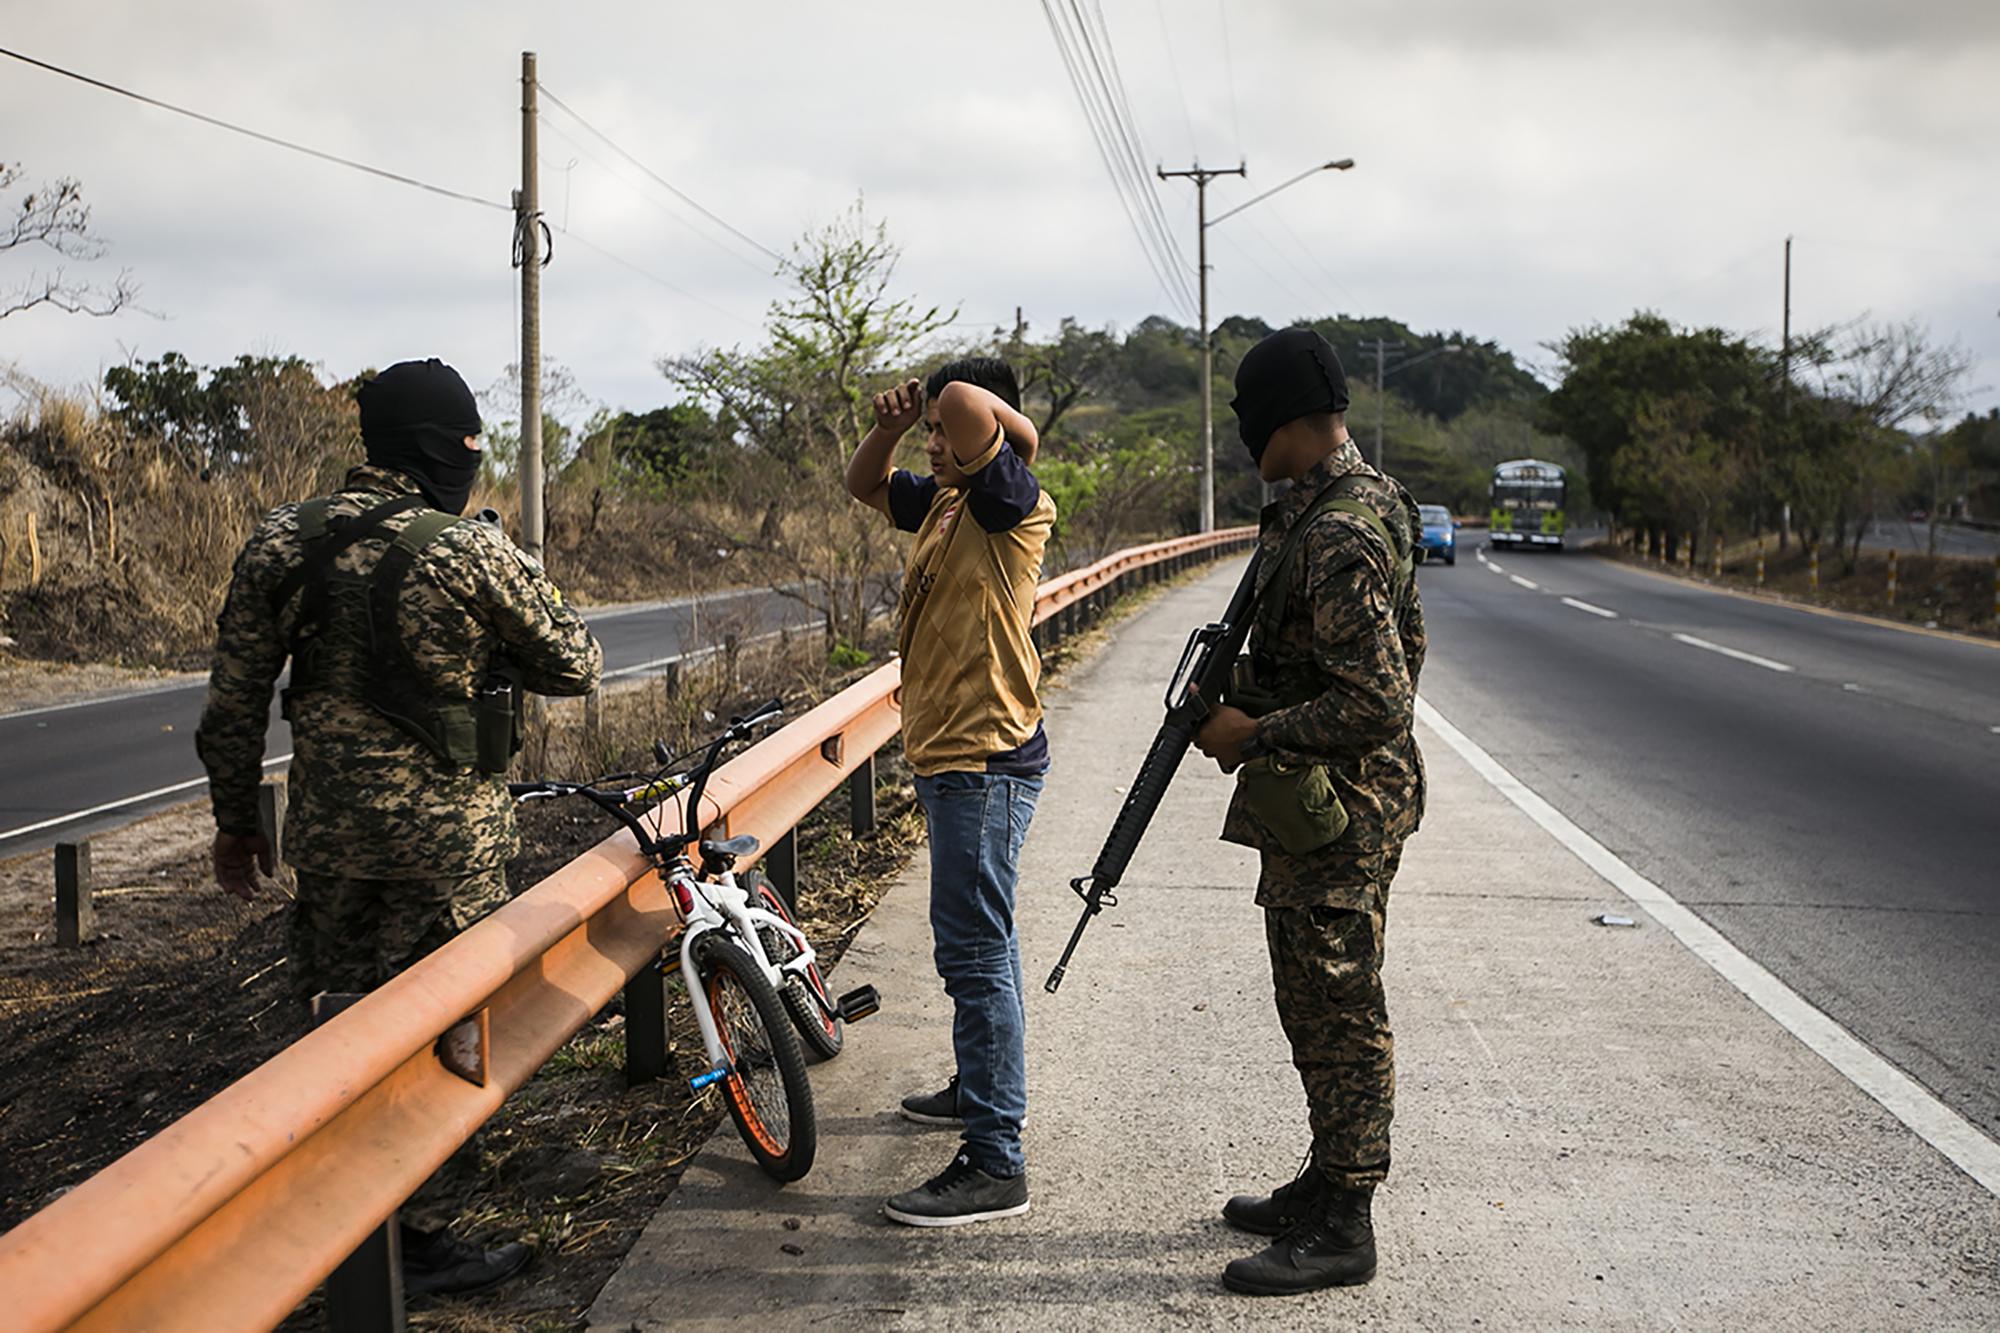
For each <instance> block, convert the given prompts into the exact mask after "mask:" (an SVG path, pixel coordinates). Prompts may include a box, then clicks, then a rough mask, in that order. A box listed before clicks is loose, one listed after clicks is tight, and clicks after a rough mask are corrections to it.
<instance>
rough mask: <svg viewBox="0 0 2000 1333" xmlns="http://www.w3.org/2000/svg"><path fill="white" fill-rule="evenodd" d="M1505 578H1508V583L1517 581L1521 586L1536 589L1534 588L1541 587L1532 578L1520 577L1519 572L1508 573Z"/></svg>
mask: <svg viewBox="0 0 2000 1333" xmlns="http://www.w3.org/2000/svg"><path fill="white" fill-rule="evenodd" d="M1507 580H1508V582H1510V583H1518V584H1520V585H1521V586H1522V587H1523V588H1532V589H1536V590H1539V589H1540V588H1541V586H1542V585H1541V584H1539V583H1537V582H1535V581H1534V580H1533V579H1524V578H1522V577H1521V576H1520V575H1519V574H1509V575H1508V576H1507Z"/></svg>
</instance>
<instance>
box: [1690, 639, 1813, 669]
mask: <svg viewBox="0 0 2000 1333" xmlns="http://www.w3.org/2000/svg"><path fill="white" fill-rule="evenodd" d="M1674 638H1676V639H1678V640H1679V641H1680V642H1682V643H1684V644H1687V645H1688V646H1689V647H1691V648H1704V649H1706V650H1708V651H1709V652H1711V653H1721V654H1722V655H1723V656H1724V657H1733V658H1735V659H1736V660H1737V661H1739V662H1748V663H1750V664H1751V665H1752V666H1760V667H1763V668H1764V669H1765V670H1766V671H1796V670H1798V668H1797V667H1793V666H1787V665H1785V664H1784V663H1783V662H1774V661H1772V660H1771V659H1770V658H1768V657H1759V656H1757V654H1755V653H1746V652H1744V651H1742V650H1741V649H1738V648H1725V647H1723V646H1722V645H1721V644H1719V643H1710V642H1709V641H1708V640H1707V639H1697V638H1696V637H1695V636H1694V635H1692V634H1676V635H1674Z"/></svg>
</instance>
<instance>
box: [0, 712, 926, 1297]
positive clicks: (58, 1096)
mask: <svg viewBox="0 0 2000 1333" xmlns="http://www.w3.org/2000/svg"><path fill="white" fill-rule="evenodd" d="M642 757H643V751H638V752H635V753H632V754H630V755H627V756H625V757H624V759H625V762H630V763H637V762H639V761H640V760H641V759H642ZM877 776H878V788H877V795H876V801H877V826H876V829H875V831H874V832H873V833H871V834H869V835H866V836H863V837H860V838H856V837H853V836H852V835H851V834H850V833H849V832H848V828H847V821H846V800H845V797H844V791H843V792H841V793H837V794H836V796H835V798H834V799H833V800H831V801H829V802H828V805H827V809H826V810H825V811H823V812H817V813H815V814H814V815H812V816H811V817H809V818H808V819H807V820H806V821H805V822H804V823H802V824H801V825H800V826H799V887H800V902H799V917H800V924H801V926H802V928H803V929H804V930H805V931H806V932H807V934H808V936H810V937H811V939H812V941H813V944H814V947H815V949H816V950H818V951H819V952H820V954H821V957H822V958H823V959H826V960H828V961H829V964H833V963H837V962H838V960H839V957H840V954H841V952H842V951H843V949H844V948H845V946H846V944H847V942H848V941H849V940H851V939H852V938H853V936H854V932H855V931H856V930H857V929H858V928H859V926H860V924H861V923H862V922H863V921H865V920H866V919H867V915H868V913H869V912H870V911H871V910H872V909H873V907H874V905H875V902H876V901H877V899H878V898H879V897H880V894H881V892H882V890H883V889H884V888H886V886H887V885H888V884H890V883H892V882H893V881H894V879H895V876H896V874H897V873H898V872H899V871H900V869H901V867H902V864H903V862H904V860H905V859H906V858H907V857H908V855H909V852H910V850H911V848H913V847H915V846H917V845H919V844H920V842H921V830H922V822H921V818H920V816H918V815H917V814H916V811H915V802H914V799H913V797H912V795H911V791H910V782H909V773H908V770H907V768H905V767H904V766H903V765H902V760H901V753H900V749H899V748H898V749H896V750H895V751H894V753H891V752H890V751H887V750H885V751H884V752H883V753H882V754H880V755H878V762H877ZM211 828H212V826H211V825H210V824H209V823H208V818H207V811H206V810H205V809H204V808H202V807H192V808H183V809H180V810H176V811H171V812H168V813H166V814H163V815H160V816H157V817H155V818H153V819H150V820H146V821H142V822H140V823H138V824H135V825H132V826H130V827H128V828H126V829H123V830H120V831H119V832H118V833H116V834H112V835H107V836H106V837H103V838H100V839H98V840H96V841H95V842H94V843H93V847H92V856H93V878H94V880H95V882H96V885H97V893H96V899H97V910H98V920H97V924H98V936H97V938H96V939H95V940H94V941H93V942H92V943H91V944H89V945H88V946H86V947H84V948H82V949H76V950H59V949H57V948H55V947H54V944H53V906H52V902H51V898H52V887H51V884H52V881H51V873H50V869H49V858H48V855H47V854H46V853H42V854H39V855H36V856H29V857H22V858H19V859H17V860H15V861H12V862H8V863H6V864H4V865H0V1230H5V1229H7V1228H10V1227H12V1226H14V1225H15V1224H16V1223H18V1222H20V1221H21V1220H22V1219H23V1218H25V1217H26V1216H27V1215H28V1214H30V1213H32V1212H34V1211H35V1210H36V1209H38V1208H39V1207H41V1206H42V1205H43V1204H45V1203H47V1202H49V1201H50V1200H52V1199H53V1198H55V1197H56V1196H57V1195H59V1194H60V1193H62V1192H63V1191H64V1190H66V1189H68V1188H69V1187H71V1186H73V1185H75V1184H76V1183H78V1182H79V1181H81V1180H83V1179H85V1178H86V1177H88V1176H89V1175H91V1174H92V1173H93V1172H95V1171H97V1170H99V1169H100V1168H102V1167H104V1166H106V1165H107V1164H109V1163H110V1162H111V1161H112V1160H114V1159H115V1158H117V1157H119V1156H120V1155H122V1154H123V1153H125V1152H126V1151H128V1150H130V1149H131V1148H133V1147H134V1146H136V1145H137V1144H138V1143H140V1142H141V1141H143V1140H144V1139H146V1138H148V1137H150V1136H151V1135H153V1134H156V1133H158V1132H159V1131H160V1130H161V1129H163V1128H165V1127H166V1126H167V1125H168V1124H170V1123H172V1122H173V1121H174V1120H176V1119H178V1118H179V1117H180V1116H182V1115H184V1114H185V1113H187V1112H188V1111H190V1110H192V1109H194V1107H196V1106H198V1105H199V1104H201V1103H202V1102H203V1101H205V1100H207V1099H208V1098H209V1097H211V1096H213V1095H214V1094H215V1093H217V1092H219V1091H220V1090H221V1089H222V1088H224V1087H225V1086H227V1085H228V1084H229V1083H231V1082H233V1081H234V1080H236V1079H237V1078H239V1077H241V1076H242V1075H244V1074H246V1073H248V1072H249V1071H250V1070H251V1069H253V1068H255V1067H256V1066H257V1065H258V1064H260V1063H262V1062H263V1061H265V1060H267V1059H269V1058H270V1057H271V1056H272V1055H274V1054H276V1053H277V1052H278V1051H279V1050H280V1049H282V1048H283V1047H284V1046H285V1045H286V1044H287V1043H289V1042H291V1041H292V1040H294V1039H295V1038H297V1037H298V1036H299V1035H300V1034H301V1033H302V1032H303V1031H304V1028H305V1023H304V1015H303V1013H302V1012H301V1011H300V1009H299V1007H298V1006H297V1004H296V1002H295V1001H294V1000H293V998H292V994H291V990H290V983H289V979H288V978H287V976H286V971H285V966H284V952H285V935H284V924H285V912H284V908H285V903H286V898H285V894H286V888H285V887H283V881H282V880H281V882H280V885H279V886H276V887H273V888H272V889H271V890H270V891H268V892H267V893H266V894H265V896H264V897H263V898H261V899H260V900H259V901H258V902H257V903H255V904H243V903H239V902H237V901H236V900H235V899H234V898H231V897H229V896H227V895H225V894H223V893H222V892H221V891H220V890H218V889H216V888H215V886H214V884H213V882H212V881H211V880H210V879H209V867H208V858H207V848H206V839H207V836H208V834H209V832H210V831H211ZM611 831H612V825H611V824H610V821H609V820H608V818H607V817H605V816H603V815H601V814H600V813H599V812H598V811H596V810H595V809H594V808H592V807H589V806H584V805H581V804H580V803H578V804H570V803H544V804H536V805H530V806H528V807H526V808H524V809H523V810H522V811H521V832H522V843H523V848H524V850H523V854H522V855H521V856H520V857H519V858H518V859H517V860H516V862H515V863H514V864H513V865H512V866H510V867H509V870H508V878H509V881H510V884H511V886H512V887H513V889H514V891H515V892H517V893H518V892H520V891H522V890H523V889H525V888H527V887H528V886H529V885H532V884H534V883H535V882H537V881H538V880H540V879H541V878H543V877H544V876H545V875H547V874H548V873H549V871H551V870H553V869H554V868H556V867H557V866H559V865H561V864H563V863H564V862H566V861H568V860H571V859H573V858H574V857H575V856H576V855H578V854H579V853H581V852H582V851H584V850H585V849H587V848H589V847H591V846H594V845H595V844H596V843H597V842H599V841H601V840H602V839H603V838H604V837H605V836H607V835H608V834H609V833H610V832H611ZM668 985H669V996H670V1001H671V999H672V997H673V996H675V995H677V994H684V993H682V992H680V987H679V982H678V981H677V980H675V981H670V982H669V983H668ZM621 1009H622V1003H621V1001H619V1000H614V1001H613V1002H612V1003H611V1004H610V1005H608V1006H607V1007H606V1008H605V1009H604V1010H603V1011H602V1012H600V1013H599V1014H598V1015H597V1017H596V1018H595V1019H594V1020H593V1021H592V1022H591V1023H590V1024H589V1025H587V1026H586V1027H585V1028H583V1029H582V1030H581V1031H580V1032H578V1033H577V1034H576V1036H575V1037H573V1038H572V1039H571V1040H570V1041H569V1042H568V1043H567V1044H566V1045H565V1046H564V1047H563V1048H562V1049H561V1050H559V1051H558V1052H557V1053H556V1054H555V1056H554V1057H553V1058H552V1059H551V1060H550V1061H549V1063H548V1064H547V1065H546V1066H544V1067H543V1069H542V1071H541V1072H540V1073H539V1074H538V1075H537V1076H536V1077H535V1078H534V1079H533V1080H531V1081H530V1082H529V1083H528V1085H527V1086H525V1087H523V1088H522V1089H521V1090H520V1091H519V1092H517V1093H516V1094H515V1095H514V1096H513V1097H512V1098H510V1099H509V1100H508V1101H507V1103H506V1104H505V1105H504V1106H502V1107H501V1109H500V1110H499V1112H498V1113H496V1114H495V1116H494V1117H493V1119H492V1120H490V1121H488V1122H487V1125H486V1127H485V1128H484V1129H483V1130H482V1131H481V1133H480V1137H479V1157H480V1163H479V1167H478V1169H477V1170H476V1171H470V1170H466V1171H461V1172H458V1173H457V1174H456V1175H454V1177H453V1178H452V1179H451V1182H450V1183H451V1185H452V1186H453V1187H454V1191H455V1192H456V1193H457V1195H458V1196H459V1198H460V1199H461V1200H462V1202H463V1212H462V1214H461V1221H460V1224H459V1227H458V1228H457V1229H458V1230H460V1231H461V1232H462V1233H463V1234H465V1235H467V1236H468V1237H471V1238H475V1239H481V1240H485V1241H487V1242H489V1243H499V1242H501V1241H505V1240H510V1239H517V1238H521V1239H528V1240H530V1241H531V1242H532V1243H534V1245H535V1246H536V1249H537V1256H536V1261H535V1263H534V1264H533V1265H532V1266H531V1267H530V1269H529V1270H528V1272H527V1273H526V1274H525V1275H524V1276H523V1277H522V1278H521V1279H520V1280H517V1281H515V1282H513V1283H510V1284H508V1285H506V1286H505V1287H502V1288H500V1289H498V1290H496V1291H494V1292H491V1293H485V1294H482V1295H481V1296H479V1297H477V1298H471V1299H465V1300H458V1301H449V1300H439V1301H435V1302H431V1303H430V1304H428V1305H427V1306H426V1305H416V1306H413V1309H412V1313H411V1323H412V1326H413V1327H421V1328H433V1329H447V1330H468V1331H470V1330H487V1329H510V1330H511V1329H567V1328H572V1327H576V1326H578V1325H579V1324H580V1322H581V1320H582V1317H583V1315H584V1313H585V1311H587V1310H588V1308H589V1305H590V1302H591V1301H592V1299H594V1298H595V1296H596V1294H597V1291H598V1288H600V1287H601V1286H603V1284H604V1281H605V1279H607V1278H608V1277H609V1276H610V1275H611V1273H612V1271H613V1270H614V1269H615V1268H616V1267H617V1265H618V1263H619V1262H620V1261H621V1260H622V1259H623V1258H624V1255H625V1252H626V1251H627V1250H628V1249H630V1248H631V1245H632V1243H633V1242H634V1241H635V1240H636V1239H637V1238H638V1234H639V1231H640V1230H641V1229H642V1228H643V1227H644V1226H645V1224H646V1222H647V1221H648V1220H649V1219H650V1218H651V1217H652V1216H653V1214H654V1213H655V1212H656V1211H658V1209H659V1207H660V1205H661V1203H662V1202H663V1201H664V1200H665V1198H666V1197H667V1195H668V1194H669V1193H671V1192H672V1190H673V1187H674V1184H675V1183H676V1181H678V1179H679V1177H680V1170H681V1167H682V1166H683V1164H684V1163H685V1162H686V1161H687V1160H688V1159H689V1158H690V1157H691V1156H692V1155H693V1154H694V1152H695V1151H696V1150H697V1149H698V1148H699V1147H700V1146H701V1144H702V1143H703V1142H704V1141H705V1140H706V1139H707V1137H708V1136H709V1134H710V1133H711V1132H713V1131H714V1129H715V1127H716V1126H717V1125H718V1124H719V1123H721V1122H722V1121H723V1120H724V1119H725V1118H726V1117H725V1115H724V1112H723V1109H722V1103H721V1100H720V1098H719V1097H718V1096H717V1095H715V1094H714V1093H713V1092H712V1091H711V1092H708V1093H704V1094H702V1095H700V1096H694V1095H691V1094H690V1092H689V1090H688V1087H687V1084H686V1083H685V1082H684V1081H682V1080H681V1079H678V1078H669V1079H666V1080H663V1081H661V1082H658V1083H654V1084H649V1085H643V1086H640V1087H638V1088H629V1089H628V1088H627V1087H626V1086H625V1076H624V1063H623V1062H624V1044H623V1027H624V1016H623V1014H622V1012H621ZM669 1024H670V1027H669V1031H670V1038H671V1043H670V1049H672V1050H675V1051H686V1052H689V1053H690V1054H689V1056H688V1066H689V1068H690V1069H691V1070H692V1069H694V1068H695V1067H696V1066H699V1065H702V1064H705V1060H704V1059H703V1056H702V1053H701V1042H700V1038H699V1037H698V1036H697V1035H696V1034H695V1032H694V1025H693V1019H692V1016H691V1014H690V1012H689V1010H688V1009H687V1006H686V1001H685V999H684V998H682V999H680V1000H679V1001H678V1003H671V1002H670V1007H669ZM52 1071H60V1074H59V1076H58V1075H56V1074H54V1073H53V1072H52ZM316 1305H317V1302H316V1300H315V1301H312V1302H308V1304H307V1306H306V1307H305V1308H303V1309H302V1310H301V1311H300V1312H299V1313H298V1314H296V1315H294V1316H293V1318H292V1319H290V1320H288V1321H287V1323H286V1325H285V1326H286V1327H288V1328H299V1329H317V1328H318V1327H320V1326H321V1325H320V1321H319V1318H318V1316H317V1312H316Z"/></svg>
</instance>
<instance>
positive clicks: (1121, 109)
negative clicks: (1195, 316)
mask: <svg viewBox="0 0 2000 1333" xmlns="http://www.w3.org/2000/svg"><path fill="white" fill-rule="evenodd" d="M1069 7H1070V12H1071V13H1073V14H1074V15H1075V16H1076V20H1077V26H1078V29H1079V31H1081V33H1082V34H1083V48H1084V52H1085V53H1086V54H1087V55H1088V56H1089V57H1090V65H1091V69H1092V71H1093V72H1094V73H1095V75H1096V77H1097V82H1098V86H1099V87H1100V88H1101V89H1102V91H1103V95H1104V101H1105V105H1106V107H1107V108H1108V109H1109V110H1110V112H1111V119H1112V123H1113V125H1114V126H1115V127H1116V128H1117V130H1118V134H1119V140H1120V142H1121V143H1122V144H1123V146H1124V148H1125V151H1126V157H1127V161H1128V162H1129V163H1130V166H1131V170H1132V179H1133V181H1134V182H1136V183H1137V185H1138V186H1139V194H1140V199H1141V202H1142V203H1143V204H1144V205H1145V211H1146V214H1147V217H1148V219H1149V221H1150V223H1151V225H1152V227H1153V232H1154V235H1155V237H1156V238H1157V239H1158V240H1160V241H1162V242H1164V246H1165V248H1164V249H1163V250H1162V252H1161V253H1162V254H1163V255H1165V256H1167V257H1168V258H1169V259H1170V260H1171V261H1173V262H1174V263H1175V264H1176V265H1177V267H1176V269H1175V272H1176V274H1177V276H1178V280H1179V282H1180V283H1181V285H1182V287H1183V289H1185V287H1186V283H1187V278H1186V270H1187V268H1188V267H1189V265H1188V262H1187V255H1186V254H1185V253H1184V252H1182V250H1181V248H1180V243H1179V242H1178V241H1177V240H1175V239H1174V234H1173V232H1172V230H1171V229H1169V228H1168V226H1167V219H1166V214H1165V213H1164V212H1163V211H1162V210H1161V208H1160V195H1159V191H1157V190H1155V189H1154V188H1153V180H1152V177H1151V176H1150V175H1149V174H1148V172H1147V170H1146V145H1145V140H1144V139H1143V138H1141V137H1140V134H1139V127H1138V124H1137V122H1136V120H1135V119H1134V117H1133V115H1132V101H1131V99H1130V98H1129V97H1127V96H1126V95H1125V78H1124V75H1123V74H1122V73H1121V72H1120V71H1119V69H1118V53H1117V49H1116V48H1115V47H1114V46H1112V44H1111V29H1110V27H1109V26H1108V25H1107V24H1106V23H1105V19H1104V7H1103V6H1102V5H1101V4H1099V3H1098V2H1097V0H1091V5H1090V10H1091V13H1092V14H1094V15H1095V16H1096V18H1097V34H1098V35H1097V39H1096V40H1093V38H1092V35H1091V29H1090V25H1089V23H1088V21H1087V20H1086V18H1085V16H1084V13H1083V9H1082V7H1081V5H1079V3H1078V0H1069ZM1100 42H1101V44H1102V46H1103V51H1104V54H1103V57H1102V59H1100V58H1099V56H1098V45H1099V44H1100ZM1107 68H1108V72H1107Z"/></svg>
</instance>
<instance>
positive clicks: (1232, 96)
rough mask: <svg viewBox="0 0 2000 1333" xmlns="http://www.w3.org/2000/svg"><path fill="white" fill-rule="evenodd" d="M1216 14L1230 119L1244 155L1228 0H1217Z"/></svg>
mask: <svg viewBox="0 0 2000 1333" xmlns="http://www.w3.org/2000/svg"><path fill="white" fill-rule="evenodd" d="M1215 16H1216V17H1217V18H1218V19H1220V20H1221V21H1222V69H1223V73H1224V74H1225V75H1226V76H1227V82H1228V84H1229V120H1230V123H1231V124H1233V125H1234V126H1235V127H1236V156H1237V158H1238V159H1239V160H1240V159H1241V158H1242V156H1243V117H1242V115H1241V114H1240V113H1239V112H1238V111H1237V109H1236V61H1235V59H1234V58H1233V57H1231V55H1230V54H1229V5H1228V0H1215Z"/></svg>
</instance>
